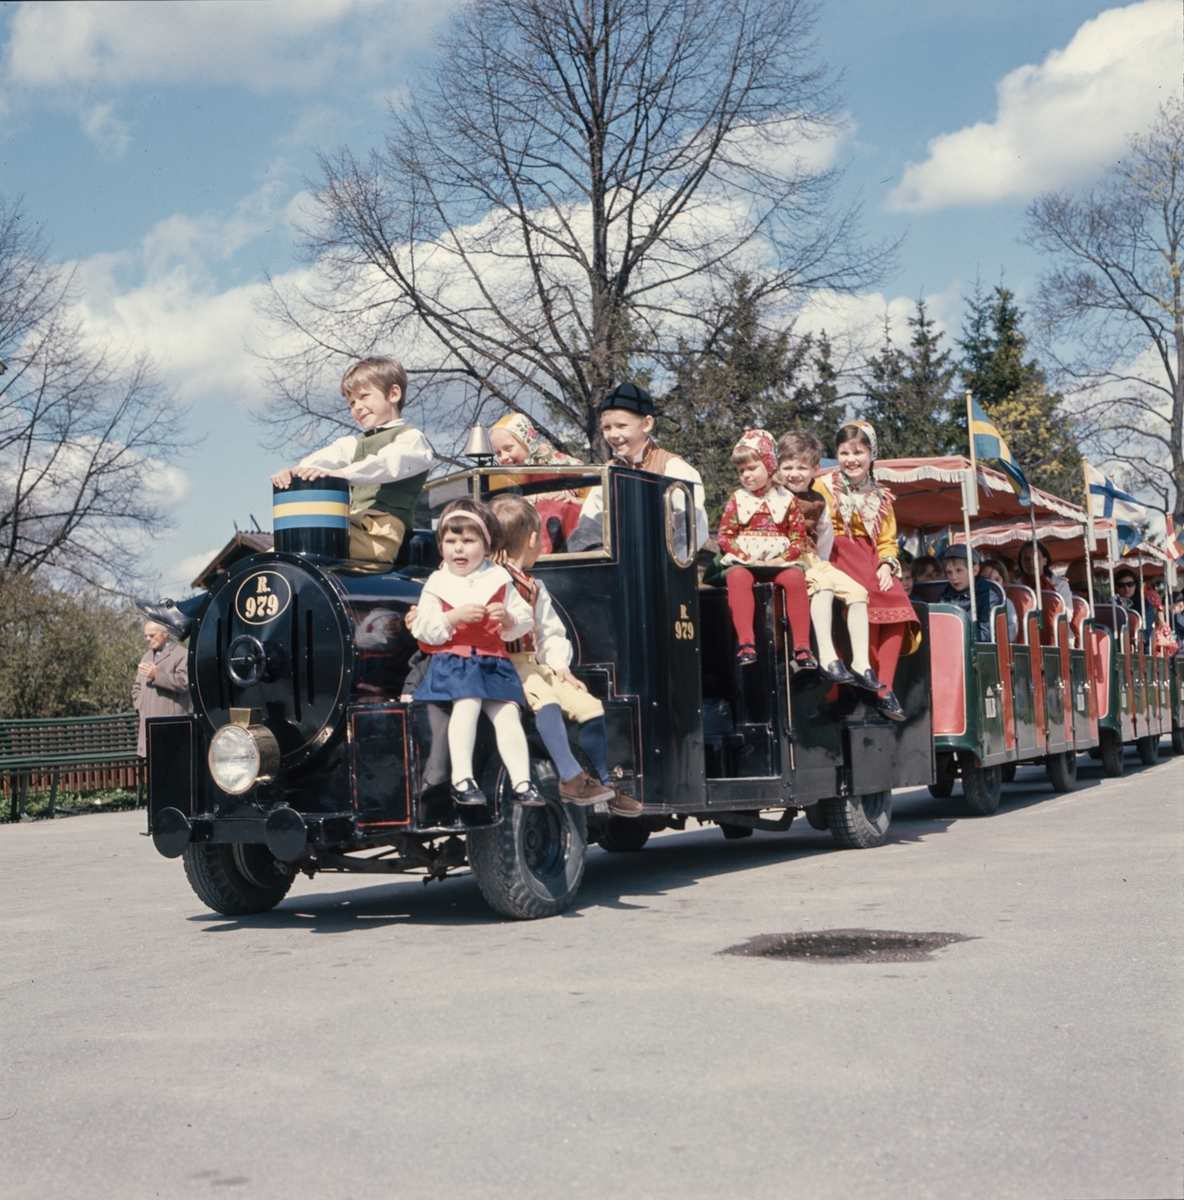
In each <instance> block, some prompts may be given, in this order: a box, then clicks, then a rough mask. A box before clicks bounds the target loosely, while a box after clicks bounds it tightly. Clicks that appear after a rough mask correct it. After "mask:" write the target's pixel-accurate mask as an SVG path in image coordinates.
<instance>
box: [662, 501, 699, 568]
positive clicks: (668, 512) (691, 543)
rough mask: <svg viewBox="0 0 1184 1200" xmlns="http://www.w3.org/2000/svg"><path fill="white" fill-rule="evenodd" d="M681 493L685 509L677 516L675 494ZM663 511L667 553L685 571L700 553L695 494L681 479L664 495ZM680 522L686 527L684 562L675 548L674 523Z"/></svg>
mask: <svg viewBox="0 0 1184 1200" xmlns="http://www.w3.org/2000/svg"><path fill="white" fill-rule="evenodd" d="M675 492H681V493H682V494H683V507H682V513H681V515H678V516H676V515H675V512H674V503H673V498H674V493H675ZM662 511H663V513H664V514H665V517H666V521H665V524H666V552H667V553H668V554H669V555H670V558H671V561H672V562H673V563H674V564H675V566H678V567H682V568H683V569H684V570H685V569H686V568H687V567H690V566H693V565H694V562H695V558H696V556H697V554H698V552H699V547H698V546H697V545H696V544H695V534H696V532H697V530H696V527H695V494H694V492H692V491H691V489H690V486H689V485H688V484H686V483H684V482H683V481H682V480H681V479H675V480H673V481H672V482H671V483H670V484H669V486H668V487H667V488H666V490H665V492H663V493H662ZM676 520H679V521H681V522H682V523H683V525H684V526H686V547H687V557H686V561H685V562H684V561H683V560H682V559H681V558H679V556H678V552H677V551H676V550H675V548H674V535H675V527H674V523H675V521H676Z"/></svg>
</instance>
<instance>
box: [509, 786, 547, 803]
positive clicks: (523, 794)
mask: <svg viewBox="0 0 1184 1200" xmlns="http://www.w3.org/2000/svg"><path fill="white" fill-rule="evenodd" d="M514 799H515V800H517V801H518V803H519V804H521V805H522V807H523V808H545V807H546V805H547V802H546V800H544V799H543V797H542V795H541V793H540V792H539V789H538V788H536V787H535V786H534V784H533V783H520V784H519V785H518V786H517V787H516V788H515V789H514Z"/></svg>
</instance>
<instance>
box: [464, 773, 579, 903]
mask: <svg viewBox="0 0 1184 1200" xmlns="http://www.w3.org/2000/svg"><path fill="white" fill-rule="evenodd" d="M531 767H532V774H533V775H534V782H535V785H536V786H537V787H538V789H539V791H540V792H542V794H543V797H544V798H545V799H546V801H547V803H546V805H545V806H544V807H543V808H523V807H522V805H521V804H516V803H514V800H513V798H512V796H511V792H510V781H509V777H508V776H507V775H506V773H505V770H504V769H502V770H499V771H498V772H497V778H496V781H495V784H496V788H498V789H500V792H499V794H498V800H499V805H498V806H499V808H500V811H501V813H502V819H501V821H500V822H499V823H498V824H497V825H494V826H492V827H491V828H487V829H470V830H469V835H468V852H469V865H470V866H471V867H472V868H473V874H474V876H476V879H477V886H478V887H479V888H480V889H481V895H483V896H484V897H485V899H486V902H487V903H488V904H489V906H490V907H491V908H492V909H493V910H494V911H495V912H499V913H501V914H502V916H504V917H515V918H517V919H518V920H524V921H529V920H535V919H536V918H538V917H553V916H555V915H556V914H557V913H561V912H562V911H563V910H564V909H565V908H566V907H567V906H568V905H569V904H570V903H571V902H572V901H573V900H574V899H575V898H576V892H577V891H578V890H579V887H580V880H581V879H583V877H584V858H585V855H586V854H587V852H588V822H587V818H586V816H585V814H584V810H583V809H582V808H578V807H575V806H574V805H567V804H562V803H560V800H559V783H558V780H557V779H556V778H555V770H554V768H553V767H552V766H551V764H550V763H549V762H543V761H540V760H538V759H535V760H533V761H532V762H531ZM485 794H486V795H487V796H488V795H490V794H491V793H490V792H489V791H486V793H485Z"/></svg>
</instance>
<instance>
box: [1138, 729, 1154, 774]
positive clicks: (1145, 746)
mask: <svg viewBox="0 0 1184 1200" xmlns="http://www.w3.org/2000/svg"><path fill="white" fill-rule="evenodd" d="M1135 749H1136V750H1138V752H1139V761H1140V762H1141V763H1142V764H1143V766H1145V767H1153V766H1155V764H1156V763H1157V762H1159V734H1157V733H1149V734H1148V735H1147V736H1146V737H1141V738H1139V740H1138V741H1137V742H1135Z"/></svg>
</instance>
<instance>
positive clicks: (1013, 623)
mask: <svg viewBox="0 0 1184 1200" xmlns="http://www.w3.org/2000/svg"><path fill="white" fill-rule="evenodd" d="M978 573H979V575H981V576H982V578H983V579H987V580H990V581H992V582H994V583H997V584H998V585H999V587H1000V588H1001V589H1005V588H1006V587H1007V566H1006V565H1005V564H1004V563H1003V562H1002V561H1001V560H1000V559H998V558H984V559H983V560H982V562H981V563H980V564H979V569H978ZM1003 600H1004V603H1005V604H1006V605H1007V640H1008V641H1009V642H1014V641H1016V640H1017V639H1018V637H1019V628H1020V622H1019V617H1018V616H1017V615H1016V611H1015V605H1014V604H1012V602H1011V601H1010V600H1008V599H1007V592H1006V591H1004V592H1003Z"/></svg>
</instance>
